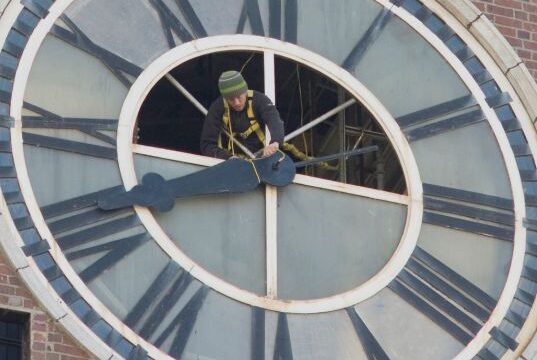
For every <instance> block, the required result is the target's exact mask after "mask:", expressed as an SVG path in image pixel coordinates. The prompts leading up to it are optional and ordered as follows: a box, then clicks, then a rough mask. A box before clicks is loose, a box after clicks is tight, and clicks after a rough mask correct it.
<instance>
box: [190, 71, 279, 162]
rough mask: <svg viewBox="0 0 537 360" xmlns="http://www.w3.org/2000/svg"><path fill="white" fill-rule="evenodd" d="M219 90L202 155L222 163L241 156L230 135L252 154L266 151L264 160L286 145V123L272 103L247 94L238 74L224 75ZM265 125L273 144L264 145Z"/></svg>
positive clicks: (207, 120)
mask: <svg viewBox="0 0 537 360" xmlns="http://www.w3.org/2000/svg"><path fill="white" fill-rule="evenodd" d="M218 89H219V90H220V94H221V95H222V96H220V97H219V98H218V99H216V100H215V101H214V102H213V103H212V104H211V106H210V107H209V111H208V113H207V116H206V118H205V123H204V124H203V130H202V133H201V144H200V147H201V153H202V154H203V155H206V156H212V157H216V158H220V159H228V158H229V157H231V156H235V155H240V154H242V151H241V150H240V148H239V147H238V146H237V145H236V144H234V143H233V141H232V139H231V138H230V136H228V135H227V134H229V135H231V136H232V137H234V138H236V139H237V140H238V141H240V142H241V143H242V144H243V145H245V146H246V147H247V148H248V150H250V151H251V152H257V151H258V150H260V149H263V151H262V156H270V155H272V154H274V153H275V152H276V151H278V149H279V148H280V145H281V144H283V136H284V134H283V121H282V120H281V119H280V114H279V113H278V110H277V109H276V107H275V106H274V104H272V102H271V101H270V99H269V98H268V97H267V96H266V95H265V94H262V93H260V92H258V91H252V90H248V85H247V84H246V81H245V80H244V78H243V77H242V75H241V74H240V73H239V72H238V71H225V72H223V73H222V75H220V78H219V79H218ZM265 125H266V126H267V127H268V129H269V131H270V137H271V140H270V144H265V142H266V141H265ZM226 133H227V134H226Z"/></svg>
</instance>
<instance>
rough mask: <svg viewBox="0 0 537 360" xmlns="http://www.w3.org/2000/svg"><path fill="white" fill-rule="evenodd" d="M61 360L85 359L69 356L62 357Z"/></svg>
mask: <svg viewBox="0 0 537 360" xmlns="http://www.w3.org/2000/svg"><path fill="white" fill-rule="evenodd" d="M60 359H61V360H83V359H87V358H81V357H78V356H71V355H62V356H61V358H60Z"/></svg>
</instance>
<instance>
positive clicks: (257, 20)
mask: <svg viewBox="0 0 537 360" xmlns="http://www.w3.org/2000/svg"><path fill="white" fill-rule="evenodd" d="M270 6H271V8H272V6H273V4H271V5H270ZM280 6H281V5H280ZM246 20H249V22H250V27H251V28H252V33H253V34H254V35H259V36H265V29H264V28H263V19H262V17H261V11H260V10H259V3H258V2H257V0H245V1H244V5H243V7H242V11H241V15H240V17H239V24H238V25H237V34H242V33H244V27H245V26H246Z"/></svg>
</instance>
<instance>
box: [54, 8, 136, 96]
mask: <svg viewBox="0 0 537 360" xmlns="http://www.w3.org/2000/svg"><path fill="white" fill-rule="evenodd" d="M60 18H61V20H62V21H63V22H64V23H65V25H66V26H67V27H68V28H69V30H67V29H65V28H63V27H61V26H58V25H54V26H53V27H52V29H51V31H50V33H51V34H52V35H54V36H56V37H57V38H58V39H61V40H63V41H65V42H66V43H68V44H69V45H72V46H74V47H76V48H78V49H80V50H82V51H84V52H86V53H88V54H90V55H92V56H94V57H96V58H97V59H99V60H100V61H101V62H102V63H103V64H104V65H105V66H106V67H107V68H108V69H109V70H110V71H111V72H112V73H113V74H114V75H115V76H116V78H117V79H118V80H119V81H120V82H121V83H122V84H123V85H124V86H125V87H127V88H130V87H131V85H132V81H131V79H130V78H129V77H128V76H127V75H130V76H132V77H135V78H136V77H138V75H140V73H141V72H142V69H141V68H140V67H139V66H137V65H135V64H133V63H132V62H130V61H128V60H127V59H124V58H122V57H121V56H118V55H116V54H114V53H112V52H110V51H108V50H106V49H104V48H103V47H101V46H99V45H97V44H95V43H94V42H93V41H91V39H90V38H89V37H88V36H86V35H85V34H84V33H83V32H82V30H80V28H78V26H76V25H75V23H74V22H72V21H71V20H70V19H69V18H68V17H67V16H65V15H62V16H61V17H60Z"/></svg>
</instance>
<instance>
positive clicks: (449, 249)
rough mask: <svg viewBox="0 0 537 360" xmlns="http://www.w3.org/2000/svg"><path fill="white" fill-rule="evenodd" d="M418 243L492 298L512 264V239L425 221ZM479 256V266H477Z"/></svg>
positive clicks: (496, 294) (495, 296) (500, 289)
mask: <svg viewBox="0 0 537 360" xmlns="http://www.w3.org/2000/svg"><path fill="white" fill-rule="evenodd" d="M418 245H419V246H421V247H422V248H423V249H425V250H426V251H428V252H429V253H430V254H431V255H433V256H434V257H436V258H437V259H438V260H440V261H442V262H443V263H445V264H446V265H449V267H450V268H451V269H452V270H454V271H456V272H457V273H459V274H460V275H462V276H463V277H465V278H466V279H467V280H469V281H470V282H471V283H473V284H474V285H476V286H477V287H479V288H480V289H481V290H483V291H485V292H486V293H487V294H489V295H490V296H492V297H493V298H495V299H497V298H499V296H500V293H501V291H502V289H503V286H504V284H505V281H506V279H507V273H508V272H509V266H510V264H511V256H512V252H513V244H512V243H511V242H508V241H502V240H498V239H494V238H491V237H487V236H482V235H477V234H471V233H467V232H464V231H459V230H453V229H448V228H442V227H438V226H434V225H429V224H423V225H422V228H421V233H420V237H419V239H418ZM477 258H479V266H475V259H477Z"/></svg>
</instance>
